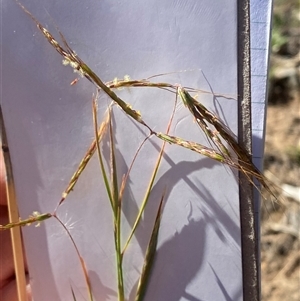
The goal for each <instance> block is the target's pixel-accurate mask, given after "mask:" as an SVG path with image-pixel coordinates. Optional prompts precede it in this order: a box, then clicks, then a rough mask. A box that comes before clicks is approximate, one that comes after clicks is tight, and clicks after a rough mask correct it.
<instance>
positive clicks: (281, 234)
mask: <svg viewBox="0 0 300 301" xmlns="http://www.w3.org/2000/svg"><path fill="white" fill-rule="evenodd" d="M299 46H300V1H299V0H274V10H273V27H272V38H271V57H270V70H269V96H268V109H267V131H266V145H265V160H264V172H265V175H266V176H267V177H268V178H270V179H271V180H272V181H274V182H275V184H276V185H278V186H279V187H281V188H283V189H284V191H282V192H280V193H279V195H278V196H279V198H282V199H284V200H283V204H274V203H272V202H268V201H267V202H263V204H262V215H261V216H262V228H261V251H262V252H261V260H262V265H261V273H262V300H263V301H279V300H280V301H285V300H286V301H299V300H300V243H299V238H300V51H299V48H300V47H299ZM287 194H289V196H287Z"/></svg>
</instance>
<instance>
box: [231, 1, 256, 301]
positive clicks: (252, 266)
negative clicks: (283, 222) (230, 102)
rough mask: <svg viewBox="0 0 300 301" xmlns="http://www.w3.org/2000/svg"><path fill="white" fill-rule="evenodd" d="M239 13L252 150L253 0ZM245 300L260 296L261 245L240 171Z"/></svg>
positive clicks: (241, 89)
mask: <svg viewBox="0 0 300 301" xmlns="http://www.w3.org/2000/svg"><path fill="white" fill-rule="evenodd" d="M237 14H238V28H237V31H238V41H237V46H238V49H237V54H238V142H239V143H240V144H241V145H244V147H245V148H246V150H247V151H248V152H249V153H252V128H251V72H250V70H251V69H250V0H239V1H237ZM239 181H240V185H239V196H240V223H241V246H242V270H243V301H258V300H259V299H260V285H259V254H258V250H259V248H258V247H259V245H258V241H257V233H256V220H255V211H254V203H253V202H254V193H253V187H252V185H251V183H249V180H248V179H247V178H246V177H245V176H244V175H243V174H242V173H241V172H240V173H239Z"/></svg>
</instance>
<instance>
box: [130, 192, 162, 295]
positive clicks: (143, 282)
mask: <svg viewBox="0 0 300 301" xmlns="http://www.w3.org/2000/svg"><path fill="white" fill-rule="evenodd" d="M164 197H165V192H164V193H163V195H162V197H161V200H160V204H159V207H158V211H157V215H156V219H155V222H154V227H153V230H152V234H151V238H150V241H149V245H148V247H147V250H146V255H145V260H144V265H143V268H142V273H141V277H140V279H139V283H138V287H137V292H136V296H135V301H142V300H143V298H144V296H145V293H146V290H147V286H148V282H149V279H150V276H151V270H152V267H153V263H154V259H155V254H156V246H157V240H158V233H159V227H160V221H161V215H162V204H163V200H164Z"/></svg>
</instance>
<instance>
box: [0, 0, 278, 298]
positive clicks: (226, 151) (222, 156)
mask: <svg viewBox="0 0 300 301" xmlns="http://www.w3.org/2000/svg"><path fill="white" fill-rule="evenodd" d="M17 3H18V4H19V5H20V7H21V8H22V9H23V10H24V11H25V12H26V13H27V14H28V15H29V16H30V18H31V19H32V20H33V21H34V22H35V24H36V26H37V27H38V29H39V30H40V31H41V33H42V34H43V35H44V37H45V38H46V40H47V41H48V42H49V43H50V44H51V46H52V47H53V48H54V49H55V50H56V51H57V52H58V53H59V54H60V55H61V56H62V59H63V63H64V65H69V66H71V67H72V68H73V69H74V71H75V72H77V73H79V75H80V76H81V77H84V78H86V79H88V80H89V81H90V82H92V83H93V84H94V86H95V87H96V91H97V93H96V95H95V96H94V97H93V101H92V104H93V105H92V112H93V123H94V135H95V138H94V140H93V142H92V144H91V145H90V147H89V148H88V150H87V151H86V154H85V155H84V157H83V159H82V160H81V162H80V163H79V164H78V168H77V170H76V171H75V173H74V174H73V176H72V177H71V179H70V181H69V184H68V185H67V187H66V189H65V190H64V192H63V193H62V197H61V199H60V200H59V201H58V204H57V207H56V208H55V210H54V212H53V213H38V212H34V213H33V214H32V215H31V216H29V217H28V218H26V219H22V220H19V219H17V220H16V219H14V220H12V221H11V222H10V223H9V224H7V225H0V230H7V229H11V228H14V227H20V226H25V225H30V224H32V223H37V225H38V224H39V223H41V222H43V221H45V220H46V219H49V218H55V219H57V220H58V222H59V223H60V224H61V225H62V227H63V228H64V229H65V231H66V232H67V233H68V236H69V237H70V239H71V241H72V243H73V245H74V248H75V249H76V252H77V256H78V259H79V260H80V263H81V267H82V271H83V273H84V277H85V280H86V286H87V292H88V293H87V295H88V300H90V301H92V300H93V293H92V287H91V283H90V280H89V277H88V273H87V268H86V266H85V262H84V259H83V258H82V256H81V254H80V252H79V250H78V248H77V246H76V242H75V241H74V239H73V238H72V236H71V234H70V233H69V231H68V229H67V227H66V226H65V225H64V224H63V222H62V221H61V220H60V219H59V217H58V216H57V215H56V212H57V209H58V208H59V207H60V206H61V205H62V203H63V202H64V201H65V200H66V198H67V197H68V195H69V194H70V192H71V191H72V190H73V189H74V187H75V185H76V183H77V181H78V179H79V178H80V176H81V174H82V172H83V171H84V169H85V168H86V166H87V164H88V163H89V161H90V159H91V158H92V156H93V155H94V153H95V152H96V153H97V156H98V161H99V166H100V170H101V174H102V179H103V182H104V185H105V189H106V193H107V196H108V199H109V202H110V205H111V211H112V217H113V227H114V231H113V232H114V245H115V257H116V269H117V278H118V279H117V282H118V300H119V301H124V300H125V293H124V287H125V284H124V283H125V279H124V270H123V258H124V255H125V253H126V250H127V248H128V246H129V244H130V242H131V239H132V237H133V236H134V235H135V233H136V230H137V228H138V225H139V222H140V220H141V217H142V215H143V213H144V211H145V208H146V206H147V203H148V200H149V197H150V194H151V192H152V189H153V185H154V183H155V179H156V177H157V172H158V170H159V167H160V164H161V161H162V158H163V154H164V150H165V145H166V143H169V144H172V145H174V146H180V147H183V148H186V149H188V150H191V151H194V152H197V153H199V154H200V155H203V156H206V157H208V158H210V159H212V160H215V161H218V162H221V163H222V164H225V165H228V166H230V167H231V168H234V169H237V170H239V171H241V172H243V173H244V174H245V175H246V177H247V178H248V180H249V181H250V182H251V183H252V184H253V185H254V186H255V184H254V179H256V180H257V181H258V182H259V183H260V184H261V185H262V186H263V187H264V188H265V189H266V191H267V192H268V193H269V194H271V195H273V196H274V191H273V187H272V186H271V184H270V183H269V182H268V180H267V179H266V178H265V177H264V176H263V174H262V173H261V172H260V171H259V170H258V169H257V168H256V167H255V166H254V164H253V163H252V160H251V155H250V154H249V153H247V151H246V150H245V149H244V148H243V146H241V145H239V144H238V143H237V140H236V137H235V136H234V135H233V134H232V133H231V131H230V129H228V128H227V127H226V126H225V125H224V123H223V122H222V121H221V120H220V118H219V117H218V116H217V115H216V114H214V113H212V112H210V111H209V110H208V109H207V108H206V107H205V106H204V105H203V104H201V103H200V102H199V101H197V100H196V98H195V97H193V96H192V93H193V92H195V91H196V90H195V89H191V88H187V87H182V86H180V85H175V84H170V83H164V82H159V83H158V82H153V81H151V79H152V78H148V79H141V80H130V79H128V78H125V79H124V80H113V81H110V82H107V83H105V82H103V81H102V80H101V78H100V77H99V76H98V75H97V74H96V73H95V72H94V71H93V70H92V69H91V68H90V67H89V66H88V65H87V64H86V63H85V62H84V61H83V60H82V59H81V58H80V57H79V56H78V55H77V54H76V53H75V52H74V51H73V50H72V49H71V47H70V46H69V45H68V43H67V41H66V40H65V38H64V36H63V34H62V33H61V32H60V31H59V30H58V32H59V34H60V37H61V40H62V44H59V42H58V41H57V40H55V39H54V37H53V35H52V34H51V33H50V32H49V31H48V30H47V29H45V28H44V27H43V26H42V25H41V24H40V23H39V22H38V20H37V19H36V18H35V17H33V16H32V14H31V13H30V12H29V11H28V10H27V9H26V8H25V7H24V6H23V5H22V4H20V3H19V2H18V1H17ZM71 84H75V82H72V83H71ZM124 87H127V88H129V87H130V88H135V87H140V88H141V87H145V88H146V87H147V88H152V89H165V90H167V91H169V92H170V93H174V95H175V96H176V101H177V98H179V99H180V100H181V101H182V103H183V105H184V106H185V107H186V109H187V110H188V111H189V112H190V114H191V116H192V117H193V119H194V120H195V121H196V123H197V124H198V125H199V128H200V129H201V130H202V131H203V132H204V134H205V135H206V136H207V138H208V139H209V141H210V142H211V147H207V146H205V145H201V144H199V143H197V142H195V141H189V140H185V139H183V138H181V137H175V136H172V135H170V127H171V123H172V120H173V116H174V112H175V107H176V104H175V106H174V110H173V112H172V114H171V116H170V119H169V124H168V127H167V129H166V132H165V133H161V132H156V131H154V129H152V128H151V127H150V126H149V125H148V124H147V123H146V122H145V121H144V119H143V118H142V114H141V113H140V112H138V111H137V110H135V109H133V108H132V107H131V105H130V104H128V103H126V102H125V101H124V100H123V99H121V98H120V97H119V96H118V95H117V94H116V92H115V90H116V89H119V88H124ZM100 93H105V94H107V95H108V96H109V97H110V99H111V101H112V103H111V105H110V106H109V108H108V110H107V113H106V116H105V118H104V120H103V121H102V122H101V124H100V126H99V122H98V120H97V99H98V96H99V94H100ZM115 105H117V106H119V107H120V108H121V109H122V110H123V111H124V113H125V114H126V115H127V116H129V117H130V118H131V119H133V121H134V122H136V123H138V124H141V125H142V126H144V127H145V128H147V129H148V131H149V134H148V136H147V137H146V138H145V140H144V141H143V142H142V143H141V145H140V147H139V148H138V150H137V151H136V153H135V156H134V158H133V160H132V163H131V165H130V167H129V169H128V172H127V173H126V174H125V175H123V178H122V181H121V183H119V182H118V177H117V175H118V172H119V171H118V166H117V163H116V150H115V141H114V134H113V133H114V131H113V124H112V121H111V110H112V108H113V106H115ZM105 136H108V141H109V149H110V162H109V168H108V169H109V170H107V169H106V168H105V164H104V158H103V154H102V151H101V143H102V141H103V138H104V137H105ZM151 136H155V137H156V138H157V139H160V140H161V142H162V146H161V150H160V152H159V154H158V157H157V161H156V164H155V166H154V168H153V173H152V175H151V176H150V180H149V184H148V187H147V189H146V191H145V195H144V198H143V200H142V203H141V206H140V208H139V211H138V214H137V216H136V218H135V221H134V224H133V226H132V229H131V231H130V234H129V236H128V237H127V239H126V240H125V242H123V241H122V227H121V225H122V223H121V217H122V215H121V212H122V204H123V202H124V201H125V200H124V190H125V187H126V185H127V180H128V178H129V174H130V171H131V168H132V166H133V164H134V162H135V160H136V157H137V156H138V155H139V152H140V150H141V148H142V146H143V145H144V144H145V143H146V142H147V140H148V139H149V138H150V137H151ZM226 145H229V147H227V146H226ZM165 192H166V190H164V191H163V192H162V194H161V199H160V201H159V207H158V210H157V215H156V219H155V221H154V224H153V229H152V234H151V236H150V238H149V244H148V247H147V250H146V254H145V259H144V264H143V267H142V269H141V275H140V279H139V282H138V286H137V291H136V296H135V300H136V301H142V300H143V297H144V296H145V293H146V290H147V284H148V281H149V278H150V275H151V268H152V267H153V263H154V260H155V254H156V246H157V239H158V234H159V227H160V220H161V217H162V208H163V201H164V197H165ZM70 290H71V293H72V297H73V300H76V295H75V292H74V290H73V288H72V287H71V289H70Z"/></svg>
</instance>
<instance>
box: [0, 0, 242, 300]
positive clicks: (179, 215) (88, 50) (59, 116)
mask: <svg viewBox="0 0 300 301" xmlns="http://www.w3.org/2000/svg"><path fill="white" fill-rule="evenodd" d="M22 3H23V4H24V5H25V6H26V7H27V8H28V9H29V10H30V11H31V12H32V14H33V15H34V16H35V17H36V18H37V19H38V20H39V21H40V22H41V23H42V24H43V25H44V26H45V27H46V28H48V29H49V30H50V32H52V33H55V36H56V37H58V38H59V35H58V34H57V31H56V28H55V25H57V26H58V27H59V29H60V30H61V31H62V32H63V34H64V35H65V37H66V39H67V41H68V42H69V44H70V46H71V47H72V48H73V49H74V50H75V51H76V53H77V54H78V55H79V56H80V57H81V58H82V59H83V60H84V61H85V62H86V63H87V64H88V65H89V66H90V67H91V68H92V69H93V70H94V71H95V72H96V73H97V74H98V75H99V76H100V77H101V78H102V79H103V80H105V81H108V80H112V79H113V78H115V77H119V78H122V77H123V76H124V75H126V74H129V75H130V77H131V78H132V79H141V78H145V77H148V76H151V75H155V74H160V73H166V72H171V71H180V70H193V71H188V72H181V73H175V74H171V75H167V76H164V77H161V78H157V79H156V80H157V81H165V82H166V81H167V82H170V83H174V84H175V83H178V84H181V85H183V86H188V87H194V88H199V89H204V90H209V91H210V90H212V91H213V92H215V93H221V94H226V95H232V96H234V97H235V98H236V97H237V42H236V39H237V23H236V22H237V21H236V19H237V18H236V17H237V16H236V14H237V12H236V1H232V0H227V1H222V2H217V1H209V0H201V1H199V0H195V1H194V0H193V1H183V0H182V1H180V0H177V1H175V0H173V1H158V0H151V1H147V2H144V1H143V2H141V1H131V2H129V1H109V0H106V1H93V0H90V1H77V0H76V1H74V0H73V1H71V0H64V1H46V0H42V1H41V0H39V1H33V0H31V1H23V2H22ZM1 5H2V11H1V12H2V40H1V51H2V70H3V72H2V78H1V84H2V87H1V91H2V96H1V104H2V106H3V112H4V121H5V125H6V128H7V135H8V142H9V146H10V152H11V157H12V163H13V171H14V176H15V182H16V190H17V191H16V193H17V197H18V202H19V206H20V214H21V216H22V217H23V218H24V217H27V216H28V215H30V214H32V212H33V211H36V210H37V211H39V212H53V210H54V209H55V207H56V205H57V203H58V201H59V200H60V198H61V193H62V192H63V190H64V189H65V188H66V186H67V184H68V182H69V180H70V177H71V176H72V174H73V173H74V171H75V170H76V168H77V166H78V163H79V161H80V160H81V159H82V157H83V155H84V154H85V152H86V150H87V148H88V146H89V145H90V143H91V142H92V140H93V136H94V134H93V122H92V110H91V107H92V105H91V102H92V95H93V93H95V88H94V87H93V86H92V85H91V84H90V83H89V82H88V81H87V80H85V79H80V80H79V82H78V83H77V84H76V85H75V86H70V82H72V80H74V78H76V75H75V74H74V73H73V72H72V70H71V68H69V67H68V68H67V67H64V66H63V65H62V62H61V57H60V56H59V55H58V53H56V51H55V50H54V49H53V48H52V47H51V46H50V44H49V43H48V42H47V41H46V40H45V38H44V37H43V36H42V34H41V33H40V32H39V30H38V29H37V28H36V26H35V24H34V22H33V21H32V20H31V19H30V18H29V17H28V16H27V15H26V14H25V13H24V12H23V11H22V10H21V9H20V7H18V5H16V3H15V2H14V1H5V2H4V1H3V2H2V3H1ZM200 69H201V71H200ZM117 93H118V94H119V95H120V96H121V97H122V98H123V99H124V100H126V101H128V102H129V103H130V104H131V105H132V106H133V107H134V108H135V109H137V110H140V111H141V113H142V115H143V118H144V120H146V122H147V123H149V124H150V125H151V127H153V128H154V129H155V130H156V131H162V132H165V130H166V127H167V123H168V120H169V117H170V114H171V111H172V108H173V106H174V101H175V97H174V95H172V94H170V93H168V92H166V91H157V90H155V89H137V88H131V89H129V90H128V89H125V90H122V91H117ZM198 97H199V98H198V99H199V101H201V102H204V103H205V105H206V106H207V107H209V108H210V109H211V110H213V111H215V112H217V113H218V115H219V116H220V117H221V118H222V119H223V121H224V122H225V123H226V124H227V125H228V126H229V127H230V128H231V129H232V130H233V131H234V132H236V131H237V109H236V100H235V99H227V98H223V97H217V98H215V97H213V95H212V94H201V93H199V96H198ZM109 102H110V101H109V100H108V99H107V97H105V96H102V97H101V98H100V100H99V118H100V119H101V118H102V117H103V114H104V111H105V110H106V108H107V105H108V104H109ZM113 122H114V134H115V139H116V148H117V154H118V158H117V159H118V167H119V168H120V169H119V178H120V179H121V177H122V175H123V174H124V173H125V172H126V171H127V169H128V166H129V165H130V163H131V160H132V158H133V155H134V153H135V152H136V150H137V148H138V146H139V145H140V143H141V142H142V140H143V139H144V137H145V136H146V135H147V131H145V129H144V128H141V127H140V126H138V125H137V124H135V123H134V122H133V121H132V120H129V119H128V117H126V116H125V115H124V114H123V113H122V112H121V111H120V110H119V109H117V108H115V110H114V115H113ZM145 133H146V134H145ZM171 134H173V135H178V136H180V137H183V138H185V139H190V140H193V141H197V142H199V143H203V144H207V142H206V140H205V139H204V136H203V134H202V133H201V131H200V130H199V129H198V127H197V126H196V124H195V123H194V122H193V119H192V118H191V117H190V114H189V113H188V112H187V110H186V109H185V108H184V107H183V106H178V108H177V110H176V116H175V120H174V122H173V127H172V129H171ZM160 146H161V142H160V141H159V140H158V139H155V138H154V137H153V138H151V140H150V141H148V142H147V143H146V145H145V147H144V148H143V149H142V151H141V153H140V156H139V157H138V159H137V161H136V163H135V166H134V168H133V170H132V173H131V175H130V181H129V186H128V187H127V189H126V192H125V196H126V198H125V200H124V207H123V217H122V218H123V219H122V227H123V228H124V233H123V236H124V240H125V239H126V237H127V235H128V233H129V231H130V229H131V227H132V223H133V221H134V218H135V216H136V214H137V210H138V206H139V204H140V203H141V200H142V197H143V195H144V191H145V189H146V186H147V183H148V181H149V178H150V175H151V173H152V170H153V166H154V163H155V161H156V159H157V155H158V152H159V148H160ZM106 153H107V152H106ZM107 160H109V159H108V158H107ZM102 182H103V181H102V179H101V174H100V170H99V164H98V161H97V159H96V157H95V158H93V159H92V162H90V164H89V165H88V167H87V169H86V170H85V171H84V173H83V174H82V177H81V178H80V180H79V182H78V184H77V185H76V187H75V189H74V191H73V192H71V194H70V196H69V198H68V199H67V200H66V202H65V203H64V204H63V205H62V206H61V207H60V208H59V210H58V215H59V217H60V218H61V219H62V220H63V221H64V222H65V223H66V225H67V227H68V228H69V229H70V232H71V234H72V236H73V238H74V240H75V241H76V244H77V245H78V247H79V250H80V252H81V254H82V257H83V258H84V260H85V261H86V264H87V269H88V271H89V276H90V279H91V283H92V289H93V293H94V295H95V300H117V286H116V271H115V255H114V245H113V231H112V229H113V228H112V226H113V225H112V214H111V209H110V205H109V201H108V198H107V196H106V194H105V189H104V187H103V183H102ZM165 188H166V191H167V195H166V200H165V205H164V211H163V216H162V222H161V229H160V235H159V244H158V251H157V258H156V262H155V266H154V270H153V273H152V277H151V282H150V284H149V289H148V291H147V296H146V300H147V301H148V300H157V301H160V300H161V301H165V300H192V301H194V300H199V301H200V300H201V301H202V300H205V301H207V300H235V301H236V300H237V301H238V300H242V268H241V255H240V252H241V246H240V226H239V205H238V203H239V199H238V183H237V178H236V176H235V175H234V174H233V173H232V172H231V171H230V169H229V168H227V167H224V166H222V165H220V164H217V163H216V162H215V161H213V160H210V159H208V158H205V157H202V156H200V155H198V154H196V153H192V152H190V151H188V150H184V149H181V148H179V147H176V146H172V145H168V146H167V148H166V153H165V155H164V158H163V163H162V166H161V168H160V171H159V177H158V179H157V181H156V183H155V186H154V189H153V193H152V194H151V199H150V203H149V204H148V205H149V206H148V207H147V208H146V212H145V214H144V216H143V220H142V222H141V225H140V227H139V229H138V231H137V234H136V235H135V237H134V239H133V241H132V244H131V245H130V247H129V249H128V253H127V254H126V255H125V259H124V270H125V273H124V279H125V288H126V296H127V298H128V300H133V298H134V293H135V287H136V284H137V280H138V277H139V275H140V270H141V265H142V261H143V256H144V253H145V249H146V246H147V243H148V240H149V235H150V231H151V228H152V225H153V220H154V217H155V214H156V211H157V207H158V202H159V199H160V197H161V195H162V192H163V190H164V189H165ZM23 234H24V243H25V248H26V254H27V258H28V263H29V272H30V278H31V283H32V287H33V294H34V298H35V300H43V301H48V300H51V301H53V300H71V298H72V297H71V289H70V287H71V286H72V287H73V289H74V291H75V293H76V296H77V298H78V300H86V298H87V295H86V286H85V282H84V280H83V274H82V270H81V267H80V265H79V260H78V258H77V256H76V253H75V250H74V248H73V246H72V244H71V243H70V239H69V237H68V236H67V235H66V233H65V231H64V229H63V228H62V227H61V225H59V224H58V222H57V221H56V220H47V221H46V222H45V223H43V224H42V225H41V227H39V228H35V227H26V228H24V229H23Z"/></svg>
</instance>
